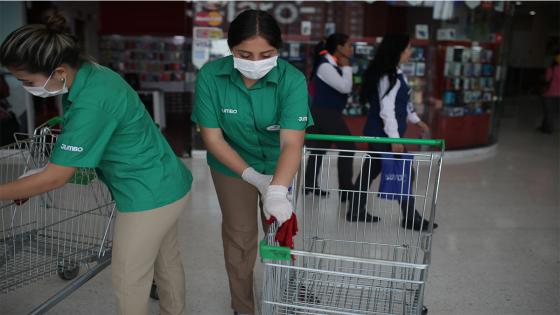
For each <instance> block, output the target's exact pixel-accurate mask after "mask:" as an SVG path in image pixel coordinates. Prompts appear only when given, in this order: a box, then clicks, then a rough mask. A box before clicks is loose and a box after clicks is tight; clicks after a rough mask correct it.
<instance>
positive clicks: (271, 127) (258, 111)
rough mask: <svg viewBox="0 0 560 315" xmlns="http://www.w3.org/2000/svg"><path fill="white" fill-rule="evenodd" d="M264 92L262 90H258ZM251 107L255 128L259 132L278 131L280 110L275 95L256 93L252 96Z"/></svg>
mask: <svg viewBox="0 0 560 315" xmlns="http://www.w3.org/2000/svg"><path fill="white" fill-rule="evenodd" d="M259 92H264V89H262V90H259ZM252 100H253V103H252V105H253V106H252V107H253V113H254V116H255V125H256V128H257V129H259V130H261V131H268V132H279V131H280V110H279V108H278V104H279V103H278V100H277V98H276V95H274V94H271V93H270V91H268V92H267V93H256V94H255V95H253V96H252Z"/></svg>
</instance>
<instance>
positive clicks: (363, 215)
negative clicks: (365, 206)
mask: <svg viewBox="0 0 560 315" xmlns="http://www.w3.org/2000/svg"><path fill="white" fill-rule="evenodd" d="M379 220H380V219H379V217H377V216H374V215H371V214H369V213H367V212H360V213H358V214H355V215H352V213H350V212H348V213H346V221H348V222H378V221H379Z"/></svg>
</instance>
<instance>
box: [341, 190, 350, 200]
mask: <svg viewBox="0 0 560 315" xmlns="http://www.w3.org/2000/svg"><path fill="white" fill-rule="evenodd" d="M351 196H352V195H351V193H350V192H347V191H343V192H341V193H340V202H346V201H348V200H350V199H351Z"/></svg>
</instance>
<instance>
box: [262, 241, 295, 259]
mask: <svg viewBox="0 0 560 315" xmlns="http://www.w3.org/2000/svg"><path fill="white" fill-rule="evenodd" d="M259 247H260V254H261V259H262V260H284V261H289V260H292V255H291V249H290V248H289V247H283V246H271V245H267V244H266V240H262V241H260V243H259Z"/></svg>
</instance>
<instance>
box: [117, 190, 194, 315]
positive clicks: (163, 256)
mask: <svg viewBox="0 0 560 315" xmlns="http://www.w3.org/2000/svg"><path fill="white" fill-rule="evenodd" d="M187 200H188V195H186V196H185V197H183V198H181V199H179V200H178V201H176V202H174V203H171V204H169V205H167V206H163V207H161V208H156V209H153V210H147V211H141V212H119V213H118V215H117V218H116V221H115V232H114V237H113V258H112V267H111V268H112V271H113V275H112V276H113V287H114V289H115V293H116V295H117V310H118V314H121V315H147V314H148V302H149V294H150V288H151V285H152V279H155V280H156V282H157V284H158V290H159V298H160V314H162V315H178V314H182V313H183V311H184V309H185V272H184V270H183V265H182V263H181V257H180V254H179V249H178V245H177V224H178V220H179V218H180V216H181V214H182V213H183V210H184V209H185V208H186V204H187Z"/></svg>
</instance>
